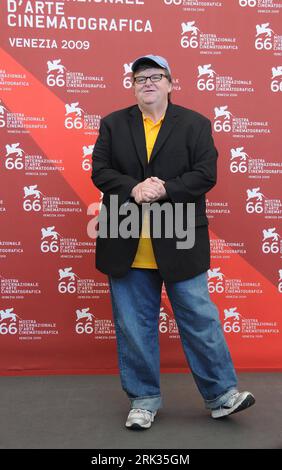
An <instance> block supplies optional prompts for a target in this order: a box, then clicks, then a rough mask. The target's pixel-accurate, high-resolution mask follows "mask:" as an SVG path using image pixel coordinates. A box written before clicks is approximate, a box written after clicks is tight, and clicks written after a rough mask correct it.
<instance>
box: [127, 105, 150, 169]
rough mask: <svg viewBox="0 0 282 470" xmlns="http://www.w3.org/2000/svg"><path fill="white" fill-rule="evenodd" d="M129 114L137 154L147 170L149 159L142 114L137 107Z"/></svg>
mask: <svg viewBox="0 0 282 470" xmlns="http://www.w3.org/2000/svg"><path fill="white" fill-rule="evenodd" d="M129 114H130V118H129V124H130V128H131V132H132V136H133V140H134V143H135V147H136V152H137V155H138V158H139V160H140V162H141V164H142V166H143V168H144V169H145V168H146V166H147V165H148V158H147V149H146V139H145V131H144V125H143V118H142V113H141V111H140V109H139V108H138V106H137V105H136V106H134V107H133V108H131V110H130V111H129Z"/></svg>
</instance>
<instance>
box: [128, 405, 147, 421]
mask: <svg viewBox="0 0 282 470" xmlns="http://www.w3.org/2000/svg"><path fill="white" fill-rule="evenodd" d="M135 413H137V414H138V413H140V414H141V415H143V416H142V417H143V418H146V419H150V420H151V417H152V413H151V411H149V410H142V409H141V408H133V409H132V410H130V413H129V414H130V415H131V414H135Z"/></svg>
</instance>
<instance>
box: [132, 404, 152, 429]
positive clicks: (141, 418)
mask: <svg viewBox="0 0 282 470" xmlns="http://www.w3.org/2000/svg"><path fill="white" fill-rule="evenodd" d="M156 414H157V412H156V411H154V412H152V411H149V410H141V409H140V408H132V409H131V410H130V412H129V415H128V417H127V421H126V423H125V426H126V427H127V428H130V429H148V428H150V427H151V425H152V422H153V421H154V418H155V416H156Z"/></svg>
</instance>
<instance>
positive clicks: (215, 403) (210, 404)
mask: <svg viewBox="0 0 282 470" xmlns="http://www.w3.org/2000/svg"><path fill="white" fill-rule="evenodd" d="M235 393H238V389H237V388H236V387H232V388H230V389H229V390H227V391H226V392H224V393H222V394H221V395H219V396H218V397H216V398H214V399H213V400H205V404H206V408H207V409H208V410H214V409H216V408H219V407H220V406H221V405H223V404H224V403H225V402H226V401H227V400H228V399H229V398H230V397H231V396H232V395H234V394H235Z"/></svg>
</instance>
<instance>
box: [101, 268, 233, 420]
mask: <svg viewBox="0 0 282 470" xmlns="http://www.w3.org/2000/svg"><path fill="white" fill-rule="evenodd" d="M163 282H165V287H166V291H167V295H168V297H169V300H170V303H171V306H172V309H173V313H174V316H175V320H176V323H177V327H178V330H179V334H180V338H181V342H182V347H183V350H184V354H185V357H186V360H187V363H188V366H189V367H190V369H191V371H192V374H193V377H194V380H195V382H196V385H197V387H198V389H199V391H200V393H201V395H202V397H203V399H204V402H205V406H206V408H208V409H214V408H217V407H219V406H220V405H222V404H223V403H225V401H227V399H228V398H229V397H230V395H232V394H233V393H236V392H237V377H236V373H235V370H234V366H233V363H232V359H231V356H230V353H229V350H228V347H227V344H226V341H225V338H224V334H223V331H222V327H221V323H220V320H219V316H218V311H217V308H216V306H215V304H214V303H213V302H212V301H211V299H210V295H209V291H208V284H207V273H202V274H200V275H198V276H195V277H194V278H192V279H187V280H184V281H178V282H166V281H163V279H162V277H161V275H160V273H159V270H158V269H139V268H131V269H130V271H129V272H128V273H127V274H126V275H125V276H124V277H122V278H116V277H113V276H109V284H110V292H111V300H112V309H113V319H114V323H115V330H116V337H117V349H118V361H119V370H120V379H121V384H122V388H123V390H124V391H125V392H126V394H127V396H128V398H129V400H130V402H131V408H142V409H146V410H150V411H156V410H158V409H159V408H161V406H162V396H161V392H160V347H159V314H160V303H161V291H162V284H163Z"/></svg>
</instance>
